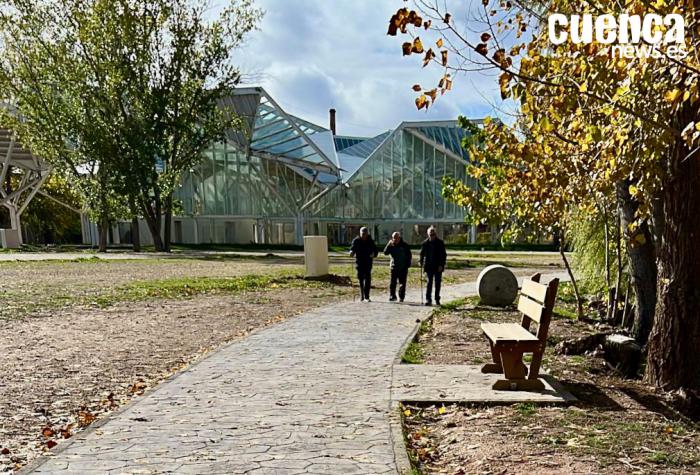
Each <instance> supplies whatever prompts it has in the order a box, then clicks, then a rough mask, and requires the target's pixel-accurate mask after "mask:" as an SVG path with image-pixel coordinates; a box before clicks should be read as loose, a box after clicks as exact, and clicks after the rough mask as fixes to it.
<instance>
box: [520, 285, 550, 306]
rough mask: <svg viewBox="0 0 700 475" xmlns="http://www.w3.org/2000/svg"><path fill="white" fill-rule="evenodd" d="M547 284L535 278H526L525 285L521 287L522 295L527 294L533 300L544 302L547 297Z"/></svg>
mask: <svg viewBox="0 0 700 475" xmlns="http://www.w3.org/2000/svg"><path fill="white" fill-rule="evenodd" d="M547 288H548V287H547V286H546V285H544V284H540V283H539V282H535V281H534V280H530V279H525V280H524V281H523V287H522V289H520V294H521V295H527V296H528V297H530V298H531V299H533V300H537V301H538V302H541V303H544V300H545V298H547Z"/></svg>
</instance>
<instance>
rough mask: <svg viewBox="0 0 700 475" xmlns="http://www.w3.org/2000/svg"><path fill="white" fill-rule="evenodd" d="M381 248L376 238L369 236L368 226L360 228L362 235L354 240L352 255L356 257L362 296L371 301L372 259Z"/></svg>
mask: <svg viewBox="0 0 700 475" xmlns="http://www.w3.org/2000/svg"><path fill="white" fill-rule="evenodd" d="M378 254H379V250H378V249H377V246H376V244H374V240H373V239H372V238H371V237H370V236H369V231H368V230H367V228H365V227H362V228H360V236H359V237H356V238H355V239H353V240H352V247H350V255H351V256H353V257H355V268H356V269H357V280H359V281H360V296H361V298H362V301H363V302H364V301H365V300H366V301H367V302H371V300H370V299H369V289H370V287H371V286H372V260H373V259H374V258H375V257H377V255H378Z"/></svg>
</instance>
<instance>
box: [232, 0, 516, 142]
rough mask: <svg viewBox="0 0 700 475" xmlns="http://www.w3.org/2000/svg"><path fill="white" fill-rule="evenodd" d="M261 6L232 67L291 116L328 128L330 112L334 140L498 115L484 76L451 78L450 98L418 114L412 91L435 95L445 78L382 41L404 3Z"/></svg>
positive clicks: (302, 0)
mask: <svg viewBox="0 0 700 475" xmlns="http://www.w3.org/2000/svg"><path fill="white" fill-rule="evenodd" d="M452 3H453V4H454V5H455V6H456V5H460V4H461V5H464V4H465V3H468V2H462V1H460V2H452ZM478 3H481V2H478ZM258 5H259V6H261V7H262V8H263V9H264V10H265V11H266V14H265V17H264V19H263V21H262V23H261V25H260V31H256V32H254V33H252V34H251V35H250V37H249V39H248V41H247V44H246V46H245V47H244V48H243V50H241V51H240V52H239V55H238V56H237V57H236V62H237V64H239V65H240V66H241V69H242V72H243V73H244V74H245V75H246V77H247V78H248V79H247V82H249V83H255V84H256V85H262V86H263V87H264V88H265V89H266V90H267V91H268V92H269V93H270V94H271V95H272V96H273V98H275V100H276V101H277V102H278V103H279V104H280V105H281V106H282V107H283V108H284V109H285V110H287V111H288V112H290V113H292V114H295V115H298V116H301V117H303V118H305V119H307V120H310V121H312V122H315V123H318V124H320V125H323V126H328V109H329V108H331V107H334V108H336V109H337V111H338V133H339V134H343V135H359V136H373V135H376V134H378V133H381V132H383V131H385V130H388V129H391V128H394V127H396V126H397V125H398V124H399V123H400V122H401V121H402V120H442V119H455V118H456V117H457V116H458V115H460V114H461V115H466V116H467V117H470V118H480V117H483V116H485V115H492V116H494V115H502V114H501V113H500V112H499V109H500V108H501V107H502V106H503V105H502V104H501V101H500V97H499V94H498V87H497V84H496V81H495V78H494V76H493V75H488V76H487V75H484V74H483V73H470V74H469V76H460V77H458V78H456V80H455V82H454V86H453V90H452V91H451V92H450V93H449V94H447V95H445V96H444V97H443V98H440V99H438V101H437V103H436V104H435V106H434V107H432V108H431V109H429V111H428V112H427V113H426V112H425V110H423V111H417V110H416V108H415V104H414V100H415V97H416V95H415V93H414V92H413V91H412V90H411V86H412V85H413V84H415V83H420V84H423V85H425V86H426V87H427V86H431V87H434V85H435V84H437V80H438V79H439V77H440V76H441V74H442V72H441V71H440V70H439V68H437V67H428V68H426V69H422V68H421V62H420V58H418V57H417V56H415V55H414V56H410V57H402V55H401V43H402V41H405V37H401V36H398V37H390V36H387V35H386V30H387V25H388V20H389V18H390V17H391V15H392V13H393V12H395V11H396V9H397V8H400V7H401V6H402V5H404V2H403V1H402V0H258ZM462 8H464V7H463V6H462ZM452 13H453V14H454V15H455V17H457V16H458V15H459V12H456V11H455V12H452ZM494 107H496V109H495V108H494Z"/></svg>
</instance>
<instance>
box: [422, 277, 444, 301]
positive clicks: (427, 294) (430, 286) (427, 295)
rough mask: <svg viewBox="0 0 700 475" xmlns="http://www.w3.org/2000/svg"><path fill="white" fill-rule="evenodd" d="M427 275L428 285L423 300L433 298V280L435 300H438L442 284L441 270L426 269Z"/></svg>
mask: <svg viewBox="0 0 700 475" xmlns="http://www.w3.org/2000/svg"><path fill="white" fill-rule="evenodd" d="M425 273H426V274H427V275H428V285H427V286H426V288H425V300H427V301H428V302H431V301H432V300H433V298H432V293H433V281H435V302H436V303H437V302H439V301H440V285H441V284H442V272H432V271H426V272H425Z"/></svg>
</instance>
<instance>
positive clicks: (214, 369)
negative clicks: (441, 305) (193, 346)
mask: <svg viewBox="0 0 700 475" xmlns="http://www.w3.org/2000/svg"><path fill="white" fill-rule="evenodd" d="M473 293H474V285H473V284H464V285H461V286H455V287H450V288H446V289H445V290H444V292H443V300H444V301H448V300H451V299H454V298H458V297H464V296H467V295H473ZM408 297H409V298H407V300H413V301H416V300H418V299H419V296H418V295H417V294H416V293H415V292H414V293H412V294H409V296H408ZM376 298H377V300H379V299H381V300H385V296H384V295H381V296H380V295H376ZM430 311H431V309H430V308H427V307H421V306H419V305H417V304H408V303H406V304H393V303H388V302H379V301H378V302H372V303H369V304H367V303H360V302H348V303H342V304H336V305H332V306H328V307H323V308H320V309H317V310H314V311H311V312H308V313H305V314H303V315H301V316H299V317H296V318H293V319H290V320H287V321H285V322H282V323H280V324H279V325H276V326H274V327H271V328H268V329H265V330H262V331H260V332H257V333H254V334H252V335H251V336H249V337H248V338H246V339H245V340H242V341H239V342H235V343H233V344H229V345H228V346H225V347H224V348H222V349H220V350H219V351H216V352H215V353H213V354H212V355H211V356H210V357H209V358H206V359H205V360H203V361H202V362H200V363H199V364H197V365H195V366H193V367H191V368H190V369H189V370H188V371H185V372H183V373H182V374H180V375H179V376H178V377H176V378H174V379H173V380H171V381H169V382H167V383H165V384H163V385H161V386H160V387H159V388H158V389H156V390H155V391H154V392H152V393H150V394H147V395H146V396H144V397H143V398H141V399H139V400H137V401H135V402H134V403H133V404H131V405H129V406H127V408H126V410H124V411H122V412H121V413H119V414H117V415H115V416H113V417H111V418H110V419H108V420H107V421H106V423H104V424H103V425H102V426H100V427H99V428H97V429H95V430H92V431H88V432H86V433H83V434H80V435H78V436H76V437H75V438H76V440H74V441H73V443H72V444H70V445H69V446H68V447H67V448H66V449H65V450H63V451H62V452H60V453H59V454H58V455H56V456H54V457H51V458H49V459H46V461H45V462H44V463H43V464H42V465H40V466H38V467H35V473H80V474H93V473H165V472H177V473H206V474H233V473H251V474H258V473H265V474H268V473H269V474H302V473H304V474H305V473H317V474H354V473H356V474H375V473H376V474H379V473H396V471H397V469H396V462H395V458H394V450H393V446H392V438H391V432H390V424H389V417H390V414H391V411H392V410H394V409H392V407H391V394H390V391H391V390H390V387H391V380H392V374H391V373H392V364H393V362H394V359H395V357H396V356H397V353H398V351H399V349H400V348H401V346H402V344H403V343H404V342H405V340H406V339H407V338H408V337H409V335H410V334H411V332H412V330H413V329H414V328H415V326H416V319H418V318H424V317H426V316H427V315H428V314H429V313H430ZM399 437H400V436H399Z"/></svg>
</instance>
